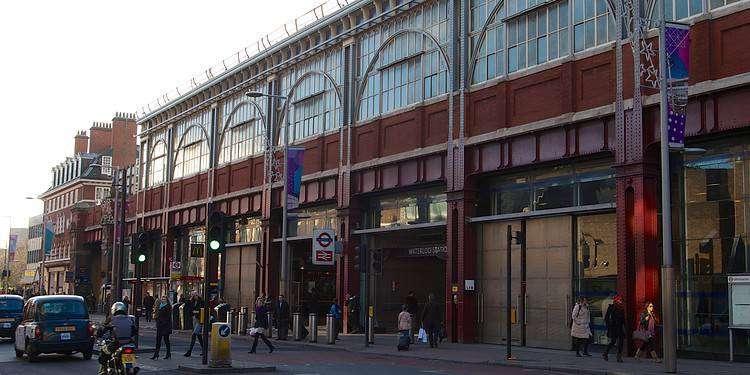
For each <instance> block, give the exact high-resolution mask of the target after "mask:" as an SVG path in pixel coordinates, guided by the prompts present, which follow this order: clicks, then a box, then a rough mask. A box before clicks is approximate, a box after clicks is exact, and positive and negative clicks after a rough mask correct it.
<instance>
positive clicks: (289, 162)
mask: <svg viewBox="0 0 750 375" xmlns="http://www.w3.org/2000/svg"><path fill="white" fill-rule="evenodd" d="M304 156H305V149H304V148H300V147H289V148H288V149H287V152H286V208H287V209H290V210H291V209H295V208H297V207H298V206H299V193H300V187H301V186H302V161H303V160H304Z"/></svg>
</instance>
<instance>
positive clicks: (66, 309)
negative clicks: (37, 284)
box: [15, 295, 95, 362]
mask: <svg viewBox="0 0 750 375" xmlns="http://www.w3.org/2000/svg"><path fill="white" fill-rule="evenodd" d="M94 341H95V337H94V326H93V325H92V322H91V321H90V320H89V312H88V309H87V308H86V303H85V301H84V300H83V297H80V296H65V295H56V296H39V297H33V298H30V299H29V300H28V301H26V304H25V305H24V307H23V318H22V320H21V323H20V324H19V325H18V328H16V342H15V350H16V357H18V358H22V357H23V355H24V354H26V356H27V357H28V358H29V361H30V362H34V361H36V359H37V356H39V354H45V353H61V354H73V353H76V352H77V353H81V354H83V358H85V359H91V355H92V353H93V350H94Z"/></svg>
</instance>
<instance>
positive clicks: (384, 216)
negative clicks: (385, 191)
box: [364, 190, 448, 228]
mask: <svg viewBox="0 0 750 375" xmlns="http://www.w3.org/2000/svg"><path fill="white" fill-rule="evenodd" d="M369 206H370V207H369V209H368V210H367V212H366V213H365V220H364V221H365V227H366V228H388V227H397V226H402V225H414V224H424V223H434V222H440V221H445V219H446V217H447V210H448V206H447V203H446V196H445V193H441V192H440V191H439V190H431V191H428V192H416V193H415V192H410V193H404V194H397V195H387V196H381V197H375V198H373V199H371V201H370V205H369Z"/></svg>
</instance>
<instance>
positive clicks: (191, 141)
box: [172, 110, 209, 179]
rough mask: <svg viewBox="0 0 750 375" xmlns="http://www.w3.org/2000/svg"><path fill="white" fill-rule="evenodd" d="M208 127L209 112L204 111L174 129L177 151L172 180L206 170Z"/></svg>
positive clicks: (182, 121) (181, 122) (183, 121)
mask: <svg viewBox="0 0 750 375" xmlns="http://www.w3.org/2000/svg"><path fill="white" fill-rule="evenodd" d="M208 126H209V111H208V110H204V111H202V112H200V113H198V114H196V115H193V116H191V117H189V118H187V119H184V120H181V121H180V122H179V123H178V124H177V126H176V127H175V129H176V131H175V137H176V139H177V142H176V144H177V145H178V149H177V151H176V155H175V156H176V157H175V163H174V173H173V175H172V176H173V178H175V179H177V178H182V177H185V176H190V175H193V174H196V173H199V172H202V171H204V170H206V169H208V161H209V147H208V140H207V139H206V132H207V130H206V129H208Z"/></svg>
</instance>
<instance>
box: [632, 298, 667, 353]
mask: <svg viewBox="0 0 750 375" xmlns="http://www.w3.org/2000/svg"><path fill="white" fill-rule="evenodd" d="M656 324H657V321H656V315H655V314H654V304H653V303H651V302H646V307H645V308H644V309H643V312H642V313H641V318H640V320H639V323H638V330H639V331H641V332H643V333H642V334H641V337H642V338H643V345H641V347H640V348H638V350H636V351H635V359H640V355H641V352H646V353H650V354H651V358H653V360H654V362H657V363H660V362H661V360H660V359H659V356H657V355H656V349H655V347H654V345H655V342H656V338H655V336H656Z"/></svg>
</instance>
